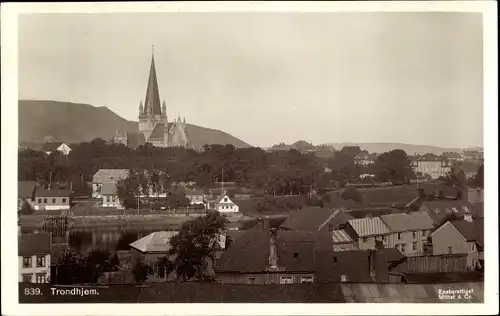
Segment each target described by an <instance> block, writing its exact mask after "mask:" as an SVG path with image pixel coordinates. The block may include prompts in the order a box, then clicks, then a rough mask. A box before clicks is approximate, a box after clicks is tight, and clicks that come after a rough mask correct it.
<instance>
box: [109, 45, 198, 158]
mask: <svg viewBox="0 0 500 316" xmlns="http://www.w3.org/2000/svg"><path fill="white" fill-rule="evenodd" d="M160 100H161V99H160V90H159V87H158V78H157V76H156V66H155V58H154V47H153V53H152V56H151V67H150V70H149V79H148V85H147V88H146V98H145V99H144V104H143V102H142V100H141V101H140V103H139V115H138V118H139V131H138V133H125V132H123V131H120V130H117V131H116V135H115V137H114V139H113V140H114V142H116V143H122V144H125V145H127V146H128V147H131V148H137V147H138V146H140V145H143V144H145V143H150V144H152V145H153V146H156V147H184V148H191V144H190V141H189V138H188V133H187V125H186V118H184V119H183V120H182V121H181V117H180V115H178V116H177V119H176V120H173V121H172V122H170V123H169V122H168V116H167V105H166V103H165V100H163V102H162V103H161V105H160Z"/></svg>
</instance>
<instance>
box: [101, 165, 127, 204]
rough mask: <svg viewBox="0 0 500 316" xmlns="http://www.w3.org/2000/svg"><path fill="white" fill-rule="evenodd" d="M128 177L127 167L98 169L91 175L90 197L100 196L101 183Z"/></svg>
mask: <svg viewBox="0 0 500 316" xmlns="http://www.w3.org/2000/svg"><path fill="white" fill-rule="evenodd" d="M127 177H128V170H127V169H99V170H97V172H96V173H95V174H94V176H93V177H92V197H93V198H99V199H100V198H102V185H103V183H111V182H118V181H119V180H122V179H126V178H127Z"/></svg>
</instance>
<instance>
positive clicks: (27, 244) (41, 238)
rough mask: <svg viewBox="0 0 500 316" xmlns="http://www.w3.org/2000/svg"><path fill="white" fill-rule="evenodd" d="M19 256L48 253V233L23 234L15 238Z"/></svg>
mask: <svg viewBox="0 0 500 316" xmlns="http://www.w3.org/2000/svg"><path fill="white" fill-rule="evenodd" d="M17 242H18V247H17V253H18V255H19V256H33V255H47V254H50V235H49V234H47V233H36V234H23V235H21V236H19V237H18V238H17Z"/></svg>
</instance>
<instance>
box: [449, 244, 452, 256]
mask: <svg viewBox="0 0 500 316" xmlns="http://www.w3.org/2000/svg"><path fill="white" fill-rule="evenodd" d="M452 253H453V248H452V247H451V246H449V247H448V254H450V255H451V254H452Z"/></svg>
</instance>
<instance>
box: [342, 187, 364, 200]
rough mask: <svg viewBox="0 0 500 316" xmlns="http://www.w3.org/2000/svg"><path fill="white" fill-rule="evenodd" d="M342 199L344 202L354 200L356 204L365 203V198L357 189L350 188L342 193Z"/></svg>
mask: <svg viewBox="0 0 500 316" xmlns="http://www.w3.org/2000/svg"><path fill="white" fill-rule="evenodd" d="M342 198H343V199H344V200H353V201H354V202H356V203H363V196H362V195H361V193H360V192H359V191H358V190H356V189H355V188H348V189H345V190H344V191H343V192H342Z"/></svg>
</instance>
